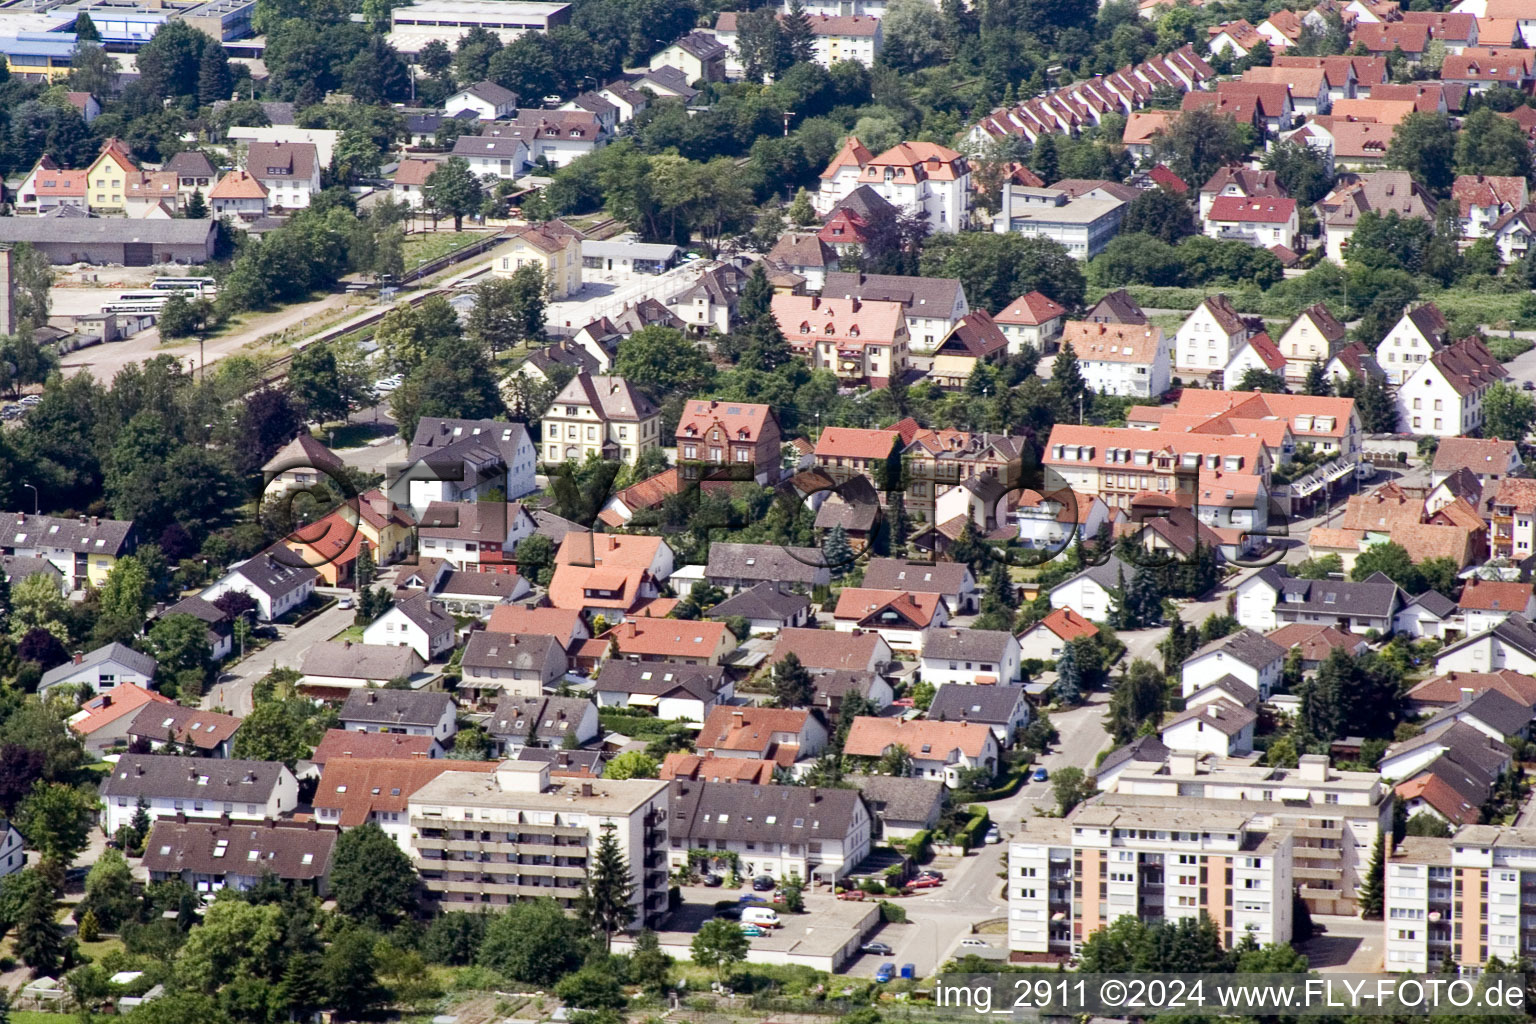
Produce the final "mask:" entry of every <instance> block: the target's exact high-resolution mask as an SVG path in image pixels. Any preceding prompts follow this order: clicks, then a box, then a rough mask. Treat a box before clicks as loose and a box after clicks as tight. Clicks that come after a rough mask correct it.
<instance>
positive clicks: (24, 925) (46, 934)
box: [13, 885, 65, 975]
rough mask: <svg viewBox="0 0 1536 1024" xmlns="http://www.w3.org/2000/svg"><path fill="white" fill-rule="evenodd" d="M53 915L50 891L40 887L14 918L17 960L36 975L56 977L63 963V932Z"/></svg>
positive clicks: (43, 886)
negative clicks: (54, 975)
mask: <svg viewBox="0 0 1536 1024" xmlns="http://www.w3.org/2000/svg"><path fill="white" fill-rule="evenodd" d="M54 912H55V911H54V899H53V890H52V888H51V887H50V886H46V885H40V886H36V887H34V888H33V889H32V891H31V893H30V894H29V895H28V896H27V898H26V900H25V902H23V903H22V905H21V907H20V911H19V913H18V914H17V915H16V933H15V937H14V939H13V944H14V948H15V952H16V956H17V958H18V959H20V960H21V962H22V963H24V964H26V965H27V966H28V967H30V968H32V973H33V974H36V975H45V974H56V973H57V972H58V969H59V965H60V964H61V963H62V962H63V959H64V951H65V941H64V930H63V929H62V928H61V927H59V922H58V921H57V920H56V919H55V917H54Z"/></svg>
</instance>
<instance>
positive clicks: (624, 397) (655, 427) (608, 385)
mask: <svg viewBox="0 0 1536 1024" xmlns="http://www.w3.org/2000/svg"><path fill="white" fill-rule="evenodd" d="M542 425H543V436H544V452H543V455H544V459H545V461H547V462H552V463H554V462H561V461H567V462H570V461H575V462H580V461H582V460H584V459H586V458H589V457H592V456H596V457H598V458H601V459H603V460H605V461H609V462H612V461H615V460H617V461H619V462H624V463H626V464H630V465H633V464H634V463H635V461H636V460H637V459H639V457H640V455H641V454H642V453H643V452H645V451H646V450H647V449H650V448H655V447H658V446H659V445H660V444H661V410H660V409H659V408H657V406H656V404H655V403H653V402H652V401H651V400H650V399H649V398H648V397H646V396H645V394H644V393H642V392H641V391H640V390H639V389H638V388H636V387H634V386H633V385H631V384H630V383H629V382H628V381H626V380H624V379H623V378H622V377H593V376H591V375H589V374H586V373H578V374H577V375H576V376H575V377H572V378H571V380H570V382H569V383H567V384H566V385H565V387H564V388H562V389H561V391H560V393H559V394H558V395H556V396H555V398H554V401H553V402H551V403H550V405H549V408H548V409H546V410H545V412H544V420H543V424H542Z"/></svg>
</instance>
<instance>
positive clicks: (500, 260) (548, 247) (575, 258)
mask: <svg viewBox="0 0 1536 1024" xmlns="http://www.w3.org/2000/svg"><path fill="white" fill-rule="evenodd" d="M461 141H462V140H461ZM528 265H532V266H535V267H538V268H539V270H540V272H541V273H542V274H543V275H544V279H545V280H546V281H548V282H549V298H550V299H551V300H553V301H556V302H558V301H560V300H561V299H567V298H570V297H571V296H573V295H575V294H577V293H578V292H580V291H581V289H582V283H581V240H580V239H579V238H577V237H576V236H575V235H573V234H559V233H556V232H554V231H552V230H550V228H549V226H548V225H544V224H530V225H529V226H528V227H525V228H522V229H520V230H518V231H517V232H515V233H514V234H513V235H512V236H511V238H510V239H509V240H508V241H507V244H506V245H505V246H503V247H502V248H501V249H499V250H497V255H496V258H495V259H494V260H493V261H492V263H491V272H492V273H493V274H495V275H496V276H498V277H511V276H512V275H513V274H515V273H517V272H518V271H519V270H520V269H522V268H523V267H524V266H528Z"/></svg>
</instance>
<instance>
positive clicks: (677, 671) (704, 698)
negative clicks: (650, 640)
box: [592, 661, 736, 722]
mask: <svg viewBox="0 0 1536 1024" xmlns="http://www.w3.org/2000/svg"><path fill="white" fill-rule="evenodd" d="M592 695H593V697H594V698H596V700H597V706H598V707H600V708H606V707H625V708H637V709H644V710H648V711H653V712H655V714H656V717H657V718H660V719H662V720H663V721H668V722H675V721H686V722H704V721H706V720H707V719H708V718H709V713H710V712H711V711H713V710H714V709H715V708H717V707H720V706H722V705H726V704H730V703H731V701H732V700H733V699H734V698H735V696H736V684H735V683H733V682H730V681H728V680H727V679H726V678H725V669H723V668H721V667H720V666H719V665H685V664H683V663H681V662H669V661H643V662H642V661H609V662H608V663H607V664H605V665H604V666H603V670H602V672H601V673H599V675H598V678H597V681H596V682H595V683H594V684H593V687H592Z"/></svg>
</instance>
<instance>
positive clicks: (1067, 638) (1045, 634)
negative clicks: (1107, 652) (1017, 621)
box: [1019, 608, 1099, 661]
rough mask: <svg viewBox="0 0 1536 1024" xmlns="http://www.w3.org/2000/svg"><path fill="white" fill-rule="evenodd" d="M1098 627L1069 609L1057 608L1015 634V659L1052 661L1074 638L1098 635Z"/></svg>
mask: <svg viewBox="0 0 1536 1024" xmlns="http://www.w3.org/2000/svg"><path fill="white" fill-rule="evenodd" d="M1098 632H1099V627H1098V626H1095V625H1094V624H1093V623H1091V622H1089V621H1088V620H1087V619H1085V618H1083V617H1082V616H1081V615H1079V614H1078V613H1077V612H1075V611H1073V610H1072V609H1070V608H1057V609H1056V610H1055V611H1053V612H1051V614H1049V615H1047V616H1046V617H1045V618H1043V619H1041V620H1040V621H1039V622H1037V623H1035V624H1034V625H1033V626H1030V627H1029V628H1028V629H1026V630H1025V631H1024V632H1022V633H1020V634H1019V656H1020V657H1021V658H1024V659H1030V658H1033V659H1035V660H1037V661H1055V660H1056V659H1057V658H1059V657H1061V652H1062V651H1063V650H1065V649H1066V646H1067V644H1069V643H1071V642H1072V641H1073V640H1076V639H1077V638H1078V637H1085V636H1088V637H1091V636H1096V635H1098Z"/></svg>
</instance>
